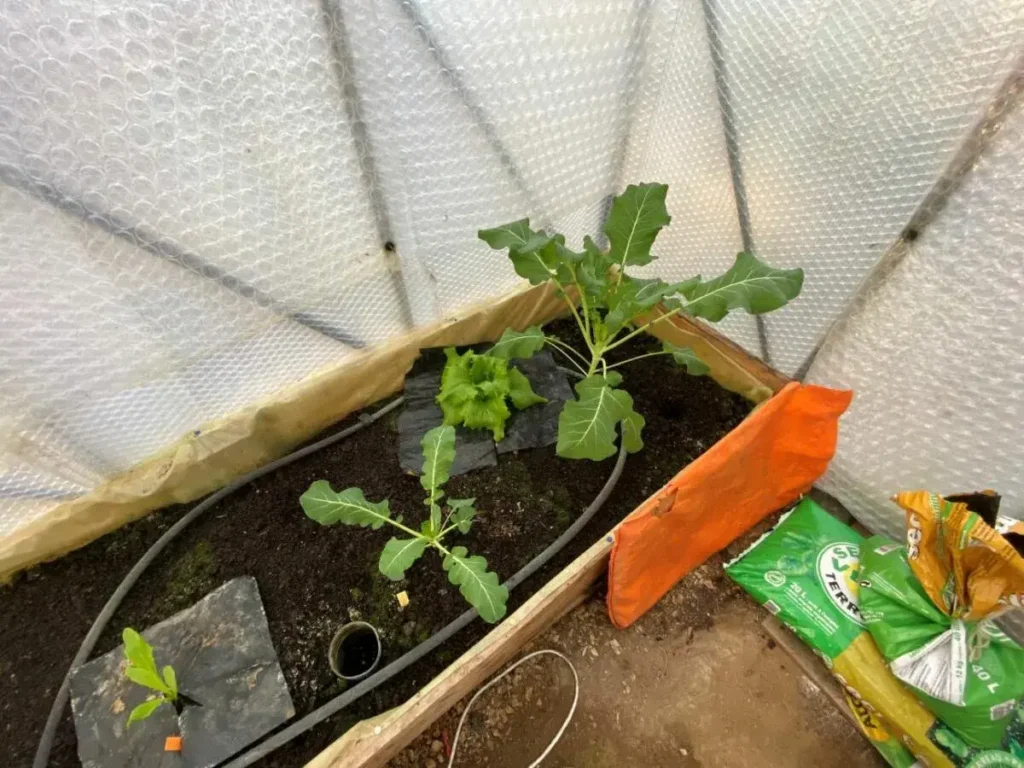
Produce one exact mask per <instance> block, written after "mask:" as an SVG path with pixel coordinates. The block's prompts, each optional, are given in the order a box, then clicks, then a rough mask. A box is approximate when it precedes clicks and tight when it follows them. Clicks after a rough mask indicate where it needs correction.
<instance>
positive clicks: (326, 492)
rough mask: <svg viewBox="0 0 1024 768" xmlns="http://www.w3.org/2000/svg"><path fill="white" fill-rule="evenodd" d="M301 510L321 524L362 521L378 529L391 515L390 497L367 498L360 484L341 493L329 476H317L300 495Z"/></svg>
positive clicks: (360, 522) (365, 525)
mask: <svg viewBox="0 0 1024 768" xmlns="http://www.w3.org/2000/svg"><path fill="white" fill-rule="evenodd" d="M299 503H300V504H301V505H302V511H303V512H305V513H306V516H307V517H309V518H311V519H312V520H316V522H318V523H320V525H335V524H336V523H345V524H346V525H361V526H364V527H370V528H373V529H374V530H377V529H378V528H380V527H381V526H382V525H384V523H385V521H386V520H387V519H388V518H389V517H391V510H390V509H389V508H388V502H387V499H385V500H384V501H378V502H372V501H367V500H366V498H365V497H364V496H363V492H362V490H361V489H359V488H346V489H345V490H344V491H342V492H341V493H338V492H337V491H335V490H334V489H332V488H331V484H330V483H329V482H327V481H326V480H317V481H316V482H314V483H313V484H312V485H310V486H309V490H308V491H306V492H305V493H304V494H302V496H301V497H299Z"/></svg>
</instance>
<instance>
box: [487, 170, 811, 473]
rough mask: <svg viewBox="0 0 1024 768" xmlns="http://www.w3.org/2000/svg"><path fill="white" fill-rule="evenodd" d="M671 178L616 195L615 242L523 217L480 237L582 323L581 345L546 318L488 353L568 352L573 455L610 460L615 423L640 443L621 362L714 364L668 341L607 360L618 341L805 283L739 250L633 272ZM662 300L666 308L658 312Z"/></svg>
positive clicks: (753, 307) (646, 257)
mask: <svg viewBox="0 0 1024 768" xmlns="http://www.w3.org/2000/svg"><path fill="white" fill-rule="evenodd" d="M667 193H668V186H667V185H665V184H640V185H631V186H629V187H627V188H626V190H625V192H623V193H622V194H621V195H618V196H617V197H615V198H614V200H613V201H612V206H611V211H610V212H609V214H608V218H607V220H606V221H605V224H604V233H605V235H607V237H608V244H609V247H608V250H607V251H604V250H601V249H600V248H599V247H598V246H597V244H596V243H595V242H594V241H593V239H591V238H590V237H585V238H583V250H582V251H580V252H576V251H573V250H572V249H570V248H568V247H567V246H566V244H565V237H563V236H562V235H559V234H548V233H547V232H544V231H540V232H535V231H534V230H532V229H530V220H529V219H521V220H519V221H513V222H511V223H509V224H504V225H502V226H500V227H495V228H494V229H484V230H481V231H480V232H479V236H480V238H481V239H482V240H484V241H485V242H486V243H487V244H488V245H490V246H491V247H492V248H495V249H507V250H508V256H509V258H510V259H511V260H512V265H513V267H514V268H515V270H516V273H517V274H519V275H520V276H521V277H524V278H526V279H527V280H529V281H530V283H532V284H533V285H539V284H541V283H545V282H552V283H554V284H555V285H556V286H557V292H558V295H559V296H561V297H562V298H563V299H564V300H565V302H566V304H567V305H568V307H569V310H570V312H571V313H572V316H573V318H574V319H575V320H576V324H577V325H578V326H579V330H580V334H581V335H582V337H583V341H584V344H585V345H586V350H584V351H581V350H578V349H575V348H574V347H573V346H571V345H570V344H567V343H566V342H565V341H563V340H561V339H559V338H557V337H555V336H551V335H548V334H545V333H544V331H543V330H542V329H541V328H540V327H539V326H533V327H530V328H527V329H526V330H524V331H515V330H512V329H508V330H506V331H505V333H504V335H503V336H502V337H501V339H499V340H498V342H497V343H496V344H495V345H494V347H493V348H492V349H491V350H489V351H488V354H489V355H492V356H495V357H500V358H501V359H503V360H511V359H515V358H526V357H530V356H532V355H534V354H535V353H536V352H537V351H539V350H540V349H542V348H543V347H544V346H550V347H551V348H552V349H553V350H555V351H557V352H559V353H560V354H562V355H563V356H564V357H565V358H566V360H567V361H568V362H569V363H570V364H571V365H572V366H573V367H575V368H576V369H577V370H578V371H579V373H580V374H581V375H582V376H583V380H582V381H580V382H579V383H578V384H577V385H576V393H577V397H576V399H575V400H570V401H568V402H566V404H565V405H564V406H563V408H562V412H561V414H560V415H559V419H558V444H557V447H556V451H557V453H558V455H559V456H563V457H565V458H570V459H594V460H601V459H605V458H607V457H609V456H611V455H612V454H614V453H615V451H616V448H615V436H616V431H615V430H616V427H617V426H618V427H619V429H620V430H621V434H622V440H623V443H624V445H625V448H626V450H627V451H629V452H630V453H634V452H636V451H639V450H640V449H641V448H642V447H643V440H642V439H641V436H640V435H641V430H642V429H643V426H644V418H643V416H641V415H640V414H639V413H637V412H636V411H635V410H634V409H633V398H632V397H631V396H630V394H629V393H628V392H626V391H625V390H624V389H622V388H621V387H620V386H619V385H620V384H621V383H622V375H621V374H620V373H619V371H617V370H615V369H616V368H619V367H621V366H623V365H626V364H627V363H630V362H633V361H634V360H639V359H641V358H646V357H652V356H655V355H666V356H669V357H671V358H672V359H673V360H674V361H675V362H676V364H677V365H680V366H682V367H684V368H685V369H686V371H687V372H688V373H690V374H693V375H698V376H699V375H702V374H704V373H707V371H708V370H709V369H708V366H707V365H706V364H705V363H704V362H703V361H701V360H700V359H699V358H698V357H697V355H696V354H695V353H694V352H693V350H691V349H687V348H682V347H677V346H674V345H672V344H670V343H668V342H665V343H663V345H662V349H661V350H659V351H657V352H650V353H646V354H642V355H637V356H636V357H632V358H629V359H627V360H622V361H620V362H617V363H614V364H609V363H608V360H607V355H608V353H609V352H611V351H612V350H614V349H616V348H618V347H620V346H622V345H623V344H625V343H627V342H629V341H630V340H632V339H634V338H636V337H637V336H638V335H640V334H641V333H644V332H645V331H648V330H650V329H651V328H652V327H653V326H655V325H656V324H658V323H663V322H665V321H666V320H668V319H669V318H671V317H673V316H675V315H680V314H685V315H690V316H692V317H698V318H703V319H705V320H710V321H711V322H717V321H719V320H721V319H722V318H723V317H725V316H726V315H727V314H728V313H729V312H730V311H731V310H734V309H744V310H746V311H747V312H749V313H751V314H761V313H764V312H771V311H772V310H775V309H779V308H780V307H782V306H785V304H786V303H787V302H789V301H790V300H792V299H794V298H796V296H797V295H798V294H799V293H800V289H801V288H802V286H803V279H804V273H803V270H801V269H773V268H772V267H769V266H768V265H766V264H764V263H762V262H760V261H758V259H757V258H755V257H754V255H753V254H750V253H746V252H744V253H740V254H739V255H737V257H736V261H735V263H734V264H733V265H732V267H730V268H729V269H728V270H727V271H726V272H724V273H723V274H721V275H719V276H717V277H714V278H711V279H710V280H704V279H702V278H701V277H700V276H699V275H698V276H696V277H692V278H690V279H689V280H684V281H682V282H678V283H666V282H665V281H664V280H661V279H658V278H647V279H642V278H638V277H633V276H631V275H629V274H627V270H628V268H629V267H639V266H643V265H645V264H649V263H650V262H651V261H653V260H654V258H655V257H654V255H653V254H652V253H651V247H652V246H653V244H654V240H655V238H656V237H657V236H658V233H659V232H660V231H661V229H662V227H664V226H666V225H667V224H668V223H669V221H670V220H671V219H670V217H669V215H668V210H667V209H666V208H665V196H666V194H667ZM656 308H663V310H664V311H660V312H654V310H655V309H656ZM649 313H654V314H656V316H655V317H653V319H650V320H647V321H646V322H643V323H642V324H640V325H638V324H636V323H634V322H633V321H634V318H636V317H638V316H640V315H645V314H649Z"/></svg>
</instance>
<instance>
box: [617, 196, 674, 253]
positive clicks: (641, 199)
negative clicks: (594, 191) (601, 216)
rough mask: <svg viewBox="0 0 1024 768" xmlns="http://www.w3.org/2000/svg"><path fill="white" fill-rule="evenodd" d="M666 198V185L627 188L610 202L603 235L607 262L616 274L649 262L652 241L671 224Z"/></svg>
mask: <svg viewBox="0 0 1024 768" xmlns="http://www.w3.org/2000/svg"><path fill="white" fill-rule="evenodd" d="M666 194H668V185H666V184H639V185H636V184H631V185H630V186H628V187H626V191H625V192H623V193H622V194H621V195H618V196H616V197H615V199H614V200H612V208H611V211H610V212H609V213H608V219H607V220H606V221H605V223H604V231H605V234H606V235H608V242H609V243H610V248H609V256H610V257H611V261H612V263H613V264H618V265H619V269H620V270H622V269H624V268H625V267H627V266H630V265H636V266H640V265H643V264H647V263H649V262H650V261H651V259H652V258H653V257H652V256H651V246H652V245H653V244H654V238H656V237H657V236H658V232H659V231H660V230H661V228H662V227H664V226H666V225H667V224H668V223H669V222H670V221H671V220H672V218H671V217H670V216H669V215H668V210H667V209H666V208H665V195H666Z"/></svg>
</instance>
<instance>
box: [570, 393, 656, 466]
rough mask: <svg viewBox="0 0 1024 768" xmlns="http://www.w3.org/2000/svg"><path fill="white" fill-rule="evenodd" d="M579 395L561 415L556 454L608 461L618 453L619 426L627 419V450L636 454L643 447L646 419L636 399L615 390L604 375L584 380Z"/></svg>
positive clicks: (624, 437) (624, 436) (624, 435)
mask: <svg viewBox="0 0 1024 768" xmlns="http://www.w3.org/2000/svg"><path fill="white" fill-rule="evenodd" d="M613 383H618V382H617V381H613ZM576 392H577V393H578V395H579V397H578V398H577V399H576V400H569V401H568V402H566V404H565V406H564V407H563V408H562V412H561V413H560V414H559V416H558V444H557V446H556V448H555V451H556V453H557V454H558V455H559V456H562V457H564V458H567V459H593V460H594V461H601V460H602V459H606V458H608V457H609V456H611V455H613V454H614V453H615V450H616V449H615V427H616V425H618V424H619V423H620V422H623V421H627V420H628V424H627V426H626V427H624V433H623V439H624V440H625V445H626V450H627V451H630V452H634V451H636V450H640V448H641V447H643V443H642V441H641V440H640V430H641V429H643V425H644V420H643V417H642V416H640V414H638V413H636V411H634V410H633V398H632V397H631V396H630V394H629V393H628V392H626V391H625V390H621V389H613V388H612V386H609V382H608V381H607V380H606V379H605V378H604V377H603V376H590V377H588V378H586V379H584V380H583V381H581V382H580V383H579V384H577V385H576ZM627 428H628V430H629V439H628V440H626V429H627Z"/></svg>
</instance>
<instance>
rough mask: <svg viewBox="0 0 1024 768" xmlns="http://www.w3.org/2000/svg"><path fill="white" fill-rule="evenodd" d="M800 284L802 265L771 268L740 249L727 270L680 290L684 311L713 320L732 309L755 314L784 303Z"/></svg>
mask: <svg viewBox="0 0 1024 768" xmlns="http://www.w3.org/2000/svg"><path fill="white" fill-rule="evenodd" d="M803 284H804V271H803V270H802V269H774V268H772V267H769V266H768V265H767V264H764V263H762V262H760V261H758V260H757V258H755V257H754V255H753V254H751V253H747V252H746V251H744V252H742V253H740V254H738V255H737V256H736V261H735V263H734V264H733V265H732V267H730V268H729V270H728V271H727V272H725V273H724V274H722V275H719V276H718V277H715V278H712V279H711V280H706V281H703V282H700V283H696V284H694V285H691V286H689V287H687V288H686V289H684V290H683V291H682V294H683V295H684V296H685V297H686V299H687V302H688V303H687V305H686V311H687V312H689V313H690V314H691V315H694V316H696V317H703V318H705V319H706V320H711V321H712V322H717V321H718V320H721V319H722V318H723V317H725V316H726V315H727V314H728V313H729V311H730V310H733V309H745V310H747V311H748V312H750V313H751V314H754V315H758V314H761V313H762V312H771V311H772V310H773V309H778V308H779V307H782V306H785V305H786V303H787V302H789V301H791V300H792V299H795V298H796V297H797V296H798V295H799V293H800V289H801V288H802V287H803Z"/></svg>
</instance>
